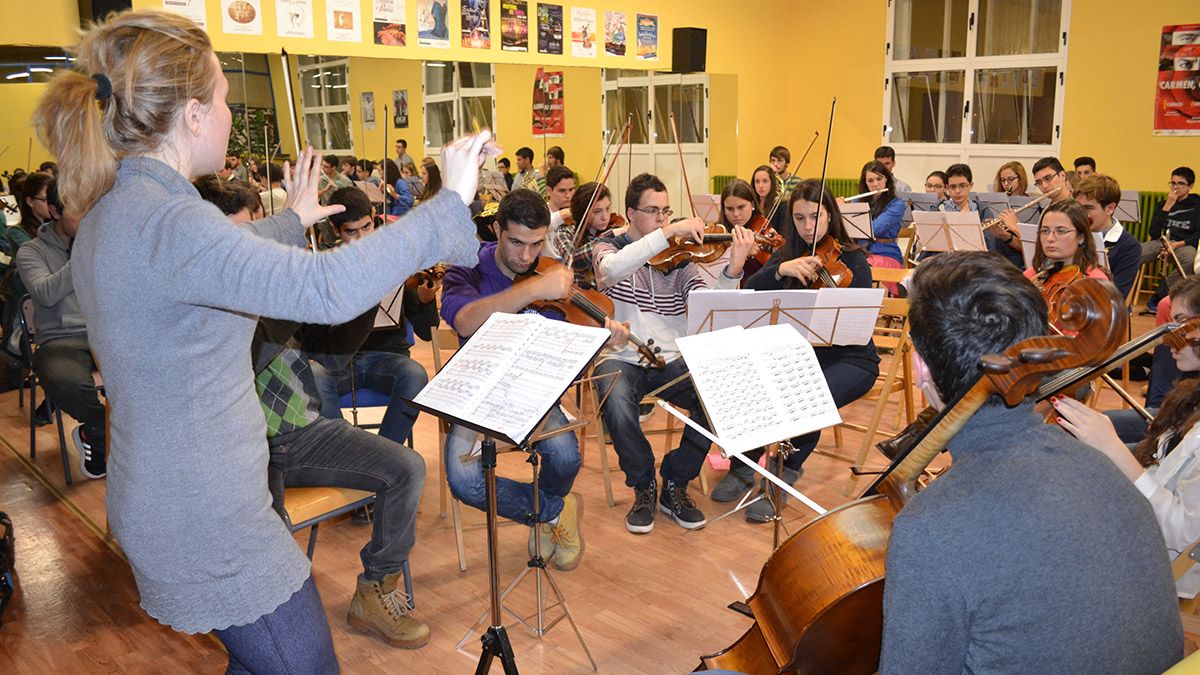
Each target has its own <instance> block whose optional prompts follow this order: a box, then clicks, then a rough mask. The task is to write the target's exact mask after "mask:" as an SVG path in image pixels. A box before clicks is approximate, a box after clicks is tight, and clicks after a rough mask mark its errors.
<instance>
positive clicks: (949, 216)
mask: <svg viewBox="0 0 1200 675" xmlns="http://www.w3.org/2000/svg"><path fill="white" fill-rule="evenodd" d="M913 224H914V225H915V226H916V228H917V238H918V239H920V240H921V246H922V247H923V248H924V249H925V250H926V251H984V250H987V247H986V246H985V245H984V241H983V230H981V229H980V228H979V214H978V213H976V212H973V211H967V212H964V211H930V212H919V211H918V212H914V213H913Z"/></svg>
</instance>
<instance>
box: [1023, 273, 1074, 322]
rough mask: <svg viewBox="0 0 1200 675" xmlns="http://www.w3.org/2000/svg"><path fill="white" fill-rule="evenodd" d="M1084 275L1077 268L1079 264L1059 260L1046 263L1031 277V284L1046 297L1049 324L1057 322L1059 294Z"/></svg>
mask: <svg viewBox="0 0 1200 675" xmlns="http://www.w3.org/2000/svg"><path fill="white" fill-rule="evenodd" d="M1085 276H1086V275H1085V274H1084V273H1083V270H1081V269H1079V265H1064V264H1063V263H1061V262H1059V263H1051V264H1049V265H1046V266H1045V267H1043V268H1042V269H1041V271H1040V272H1038V273H1037V274H1036V275H1035V276H1034V277H1033V285H1035V286H1037V287H1038V290H1039V291H1041V292H1042V297H1043V298H1045V299H1046V306H1047V308H1049V310H1050V316H1049V319H1050V323H1051V324H1057V323H1058V318H1059V313H1058V298H1059V296H1060V295H1061V294H1062V292H1063V291H1064V290H1066V289H1067V287H1068V286H1070V285H1071V284H1073V283H1075V282H1076V281H1078V280H1079V279H1082V278H1084V277H1085Z"/></svg>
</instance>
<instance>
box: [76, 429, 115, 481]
mask: <svg viewBox="0 0 1200 675" xmlns="http://www.w3.org/2000/svg"><path fill="white" fill-rule="evenodd" d="M93 435H94V432H93V433H88V431H87V430H86V429H84V428H83V425H82V424H80V425H79V426H77V427H75V430H74V431H72V432H71V439H72V440H74V441H75V449H76V450H78V451H79V469H80V471H83V475H85V476H87V477H88V478H92V479H96V478H104V476H105V475H107V474H108V466H107V462H106V457H105V453H104V445H103V439H97V440H99V441H100V442H98V443H95V446H97V447H93V439H91V436H93Z"/></svg>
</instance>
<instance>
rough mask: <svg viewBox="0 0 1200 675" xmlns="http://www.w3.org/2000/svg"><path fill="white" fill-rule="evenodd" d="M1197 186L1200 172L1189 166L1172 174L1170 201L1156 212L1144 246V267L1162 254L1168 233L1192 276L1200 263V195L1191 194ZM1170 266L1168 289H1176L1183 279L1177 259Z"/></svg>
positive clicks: (1167, 200) (1177, 254)
mask: <svg viewBox="0 0 1200 675" xmlns="http://www.w3.org/2000/svg"><path fill="white" fill-rule="evenodd" d="M1195 183H1196V172H1195V171H1192V170H1191V169H1190V168H1188V167H1186V166H1181V167H1179V168H1177V169H1175V170H1174V171H1172V172H1171V182H1170V185H1169V186H1168V187H1169V189H1168V191H1167V198H1166V199H1165V200H1163V203H1162V204H1160V205H1159V207H1158V208H1157V209H1155V211H1154V217H1153V218H1152V219H1151V220H1150V240H1149V241H1147V242H1145V243H1143V244H1142V264H1145V263H1148V262H1150V261H1152V260H1154V259H1155V258H1157V257H1158V256H1159V255H1161V254H1162V252H1163V243H1162V236H1163V235H1164V234H1168V235H1169V238H1170V240H1171V248H1173V249H1175V257H1177V258H1179V264H1180V265H1182V266H1183V269H1184V272H1183V274H1186V275H1190V274H1192V272H1193V269H1194V267H1195V262H1196V243H1197V240H1200V196H1197V195H1194V194H1191V190H1192V185H1194V184H1195ZM1168 267H1170V269H1171V272H1170V274H1169V275H1168V276H1167V286H1168V287H1173V286H1175V284H1177V283H1178V282H1179V280H1180V279H1181V278H1182V277H1181V275H1180V270H1179V269H1178V268H1176V267H1175V264H1174V260H1172V262H1171V265H1169V266H1168ZM1156 297H1157V296H1156ZM1151 302H1156V300H1152V301H1151Z"/></svg>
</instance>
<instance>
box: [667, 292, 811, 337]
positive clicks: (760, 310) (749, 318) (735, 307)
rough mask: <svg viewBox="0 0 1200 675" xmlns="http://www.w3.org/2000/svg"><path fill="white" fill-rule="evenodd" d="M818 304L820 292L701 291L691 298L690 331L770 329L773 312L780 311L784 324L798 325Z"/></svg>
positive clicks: (694, 293)
mask: <svg viewBox="0 0 1200 675" xmlns="http://www.w3.org/2000/svg"><path fill="white" fill-rule="evenodd" d="M816 301H817V295H816V291H802V290H793V291H752V290H749V289H738V288H732V289H724V288H697V289H696V290H694V291H692V292H691V293H690V294H689V295H688V329H687V330H688V334H689V335H695V334H696V333H702V332H704V333H706V332H708V331H712V330H720V329H722V328H729V327H730V326H743V327H746V328H753V327H755V326H766V325H769V324H770V323H771V315H772V310H773V309H776V310H778V314H779V316H780V319H779V320H780V321H784V320H787V321H789V322H790V323H794V322H795V319H796V317H800V316H804V315H805V311H806V310H807V309H808V308H810V307H812V306H813V304H815V303H816ZM789 317H790V318H789Z"/></svg>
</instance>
